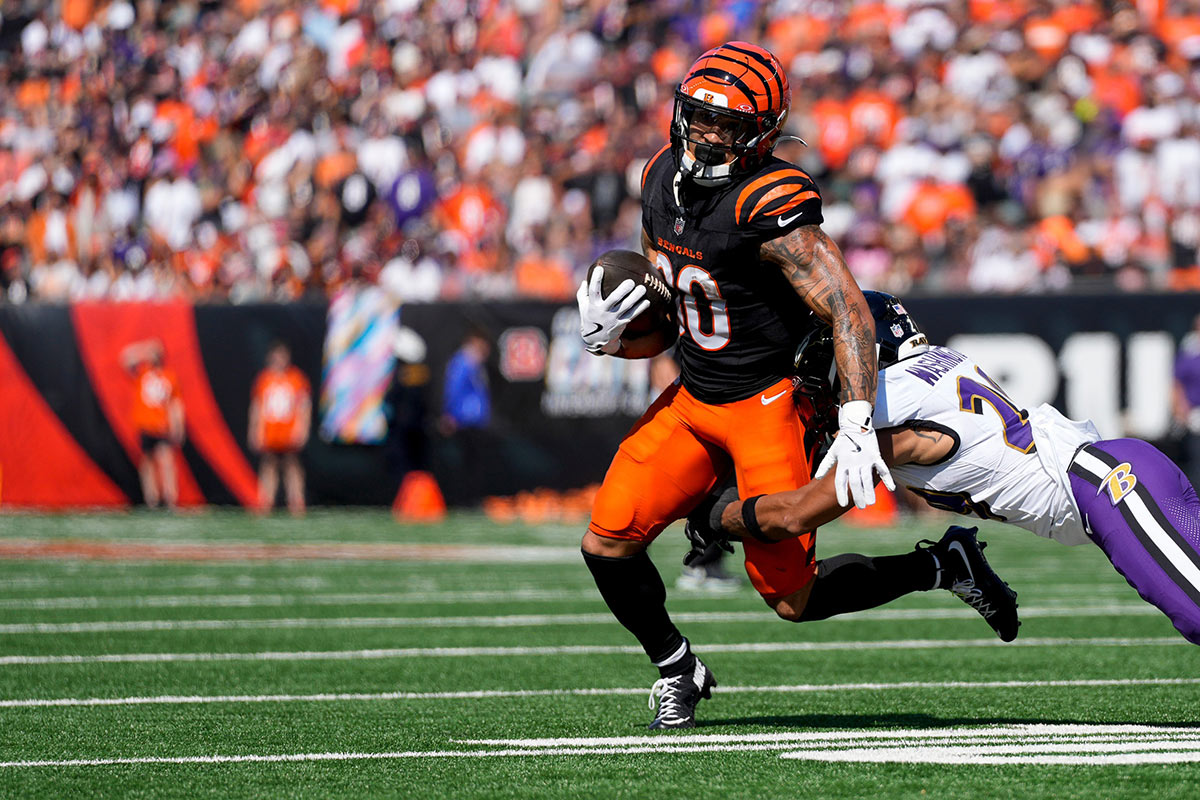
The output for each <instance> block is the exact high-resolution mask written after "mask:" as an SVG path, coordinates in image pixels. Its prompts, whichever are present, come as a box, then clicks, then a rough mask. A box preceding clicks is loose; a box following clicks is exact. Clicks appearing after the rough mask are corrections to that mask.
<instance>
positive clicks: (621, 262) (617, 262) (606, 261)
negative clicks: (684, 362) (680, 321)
mask: <svg viewBox="0 0 1200 800" xmlns="http://www.w3.org/2000/svg"><path fill="white" fill-rule="evenodd" d="M596 267H604V277H603V279H602V280H601V282H600V286H601V292H602V293H603V295H604V296H605V297H608V295H609V294H610V293H611V292H612V291H613V290H614V289H616V288H617V287H618V286H620V285H621V283H623V282H624V281H626V280H632V281H633V282H634V283H640V284H642V285H644V286H645V287H646V299H647V300H649V301H650V307H649V308H647V309H646V310H645V311H643V312H642V313H641V314H639V315H638V316H636V317H634V319H633V320H632V321H631V322H630V323H629V325H628V326H627V327H626V328H625V333H624V334H622V338H626V339H636V338H637V337H639V336H644V335H646V334H648V333H651V332H653V331H656V330H659V329H660V328H665V327H667V326H669V325H673V324H674V322H675V316H674V307H675V304H674V302H673V300H672V297H671V287H670V286H669V285H667V282H666V281H665V280H663V276H662V273H661V272H659V271H658V268H657V267H655V266H654V265H653V264H651V263H650V260H649V259H648V258H646V257H645V256H643V255H642V254H641V253H635V252H634V251H632V250H609V251H608V252H607V253H604V254H602V255H601V256H600V257H599V258H597V259H596V261H595V262H594V263H593V264H592V265H591V266H590V267H588V271H587V278H588V280H589V281H591V279H592V273H593V272H595V270H596Z"/></svg>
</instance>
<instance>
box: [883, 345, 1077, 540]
mask: <svg viewBox="0 0 1200 800" xmlns="http://www.w3.org/2000/svg"><path fill="white" fill-rule="evenodd" d="M874 422H875V427H876V428H877V429H881V428H895V427H914V428H918V429H919V428H926V429H929V430H937V431H940V432H942V433H944V434H946V435H948V436H950V437H951V438H952V439H953V440H954V447H953V448H952V449H951V451H950V453H949V454H948V455H947V456H946V457H945V458H943V459H942V460H941V461H940V462H938V463H936V464H928V465H926V464H905V465H902V466H896V467H892V468H891V470H892V476H893V477H894V478H895V479H896V480H897V481H898V482H900V483H903V484H904V485H905V486H907V487H908V488H909V489H910V490H911V491H912V492H914V493H915V494H917V495H918V496H920V497H921V498H922V499H924V500H925V501H926V502H927V503H929V505H931V506H933V507H934V508H940V509H945V510H947V511H954V512H957V513H960V514H969V515H972V516H977V517H980V518H981V519H991V520H997V521H999V522H1007V523H1010V524H1012V525H1017V526H1019V527H1022V528H1025V529H1026V530H1030V531H1033V532H1034V533H1036V534H1037V535H1039V536H1044V537H1046V538H1050V539H1054V540H1055V541H1058V542H1061V543H1062V544H1082V543H1084V542H1086V541H1088V538H1087V534H1086V533H1085V532H1084V529H1083V525H1082V523H1081V521H1080V514H1079V511H1078V509H1077V507H1076V503H1075V500H1074V497H1073V496H1072V494H1071V488H1070V483H1069V480H1068V478H1067V470H1068V469H1069V468H1070V465H1071V458H1072V456H1073V455H1074V454H1075V451H1076V450H1077V449H1078V448H1079V447H1080V446H1081V445H1083V444H1086V443H1089V442H1094V441H1097V440H1098V439H1099V438H1100V434H1099V433H1098V432H1097V431H1096V428H1095V426H1094V425H1092V423H1091V422H1074V421H1072V420H1069V419H1067V418H1066V417H1064V416H1063V415H1062V414H1060V413H1059V412H1058V411H1057V410H1055V409H1054V408H1053V407H1051V406H1049V405H1045V404H1043V405H1042V406H1040V407H1038V408H1035V409H1033V411H1025V410H1024V409H1022V408H1020V407H1018V406H1016V405H1014V403H1013V402H1012V400H1010V399H1009V398H1008V396H1007V395H1006V394H1005V393H1004V391H1003V390H1002V389H1001V388H1000V387H999V386H998V385H996V383H995V382H994V381H992V380H991V379H990V378H989V377H988V376H987V375H986V374H984V372H983V370H982V369H980V368H979V366H978V365H977V364H976V363H975V362H974V361H972V360H971V359H970V358H969V357H968V356H966V355H964V354H962V353H960V352H958V351H956V350H951V349H950V348H948V347H933V348H930V349H929V350H927V351H926V352H924V353H921V354H919V355H915V356H911V357H909V358H906V359H904V360H902V361H899V362H897V363H895V364H893V365H891V366H889V367H887V368H886V369H884V370H882V371H881V372H880V373H879V389H878V393H877V394H876V398H875V417H874Z"/></svg>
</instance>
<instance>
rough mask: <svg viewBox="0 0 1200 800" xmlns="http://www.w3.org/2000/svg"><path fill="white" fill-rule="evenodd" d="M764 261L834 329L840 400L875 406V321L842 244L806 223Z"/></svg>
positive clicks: (773, 245) (771, 247) (769, 248)
mask: <svg viewBox="0 0 1200 800" xmlns="http://www.w3.org/2000/svg"><path fill="white" fill-rule="evenodd" d="M759 257H760V258H761V259H762V260H763V261H766V262H768V263H771V264H775V265H776V266H778V267H779V268H780V269H781V270H782V271H783V274H784V275H785V276H787V279H788V281H789V282H790V283H791V284H792V288H793V289H795V290H796V294H798V295H800V297H802V298H803V299H804V302H805V303H807V304H808V306H809V308H811V309H812V310H813V311H814V312H816V314H817V316H818V317H820V318H821V319H822V320H824V321H825V322H827V323H829V325H830V327H832V328H833V349H834V358H835V359H836V360H837V367H838V375H839V376H840V378H841V383H842V395H841V401H842V402H843V403H846V402H849V401H851V400H866V401H868V402H870V403H874V402H875V385H876V382H877V380H878V377H879V364H878V361H877V359H876V356H875V320H874V318H873V317H872V316H871V310H870V309H869V308H868V307H867V301H866V299H865V298H864V297H863V295H862V290H861V289H859V288H858V284H857V283H856V282H855V280H854V276H853V275H851V274H850V270H849V268H847V266H846V260H845V258H843V257H842V251H841V250H840V249H839V248H838V246H837V244H836V243H835V242H834V241H833V240H832V239H830V238H829V236H827V235H826V234H825V232H824V231H823V230H821V229H820V227H818V226H816V225H804V226H801V227H799V228H797V229H796V230H794V231H792V232H791V233H789V234H787V235H786V236H781V237H779V238H778V239H774V240H772V241H770V242H767V243H765V244H764V245H763V246H762V248H761V249H760V251H759Z"/></svg>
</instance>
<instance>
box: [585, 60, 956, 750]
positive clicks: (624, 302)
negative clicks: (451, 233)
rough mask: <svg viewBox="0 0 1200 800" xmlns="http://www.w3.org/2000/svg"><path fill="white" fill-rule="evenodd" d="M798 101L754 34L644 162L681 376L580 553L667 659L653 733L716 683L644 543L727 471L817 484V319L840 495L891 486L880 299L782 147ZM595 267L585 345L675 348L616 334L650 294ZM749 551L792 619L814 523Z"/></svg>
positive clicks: (603, 590)
mask: <svg viewBox="0 0 1200 800" xmlns="http://www.w3.org/2000/svg"><path fill="white" fill-rule="evenodd" d="M790 102H791V92H790V89H789V87H788V79H787V75H786V74H785V73H784V70H783V67H782V66H781V65H780V64H779V62H778V60H776V58H775V57H774V56H773V55H771V54H770V53H769V52H767V51H766V50H763V49H762V48H760V47H757V46H755V45H752V44H747V43H745V42H730V43H728V44H725V45H721V46H720V47H717V48H714V49H713V50H710V51H709V52H707V53H705V54H704V55H703V56H701V57H700V58H699V59H698V60H697V61H696V63H695V64H693V65H692V67H691V69H690V70H689V71H688V73H687V75H686V76H685V77H684V79H683V81H682V83H680V85H679V87H678V89H677V90H676V93H675V113H674V119H673V122H672V125H671V138H670V143H669V144H668V145H667V146H665V147H663V148H662V149H661V150H659V152H658V153H657V154H656V155H655V156H654V157H653V158H651V159H650V161H649V162H648V163H647V165H646V167H645V169H644V171H643V173H642V248H643V251H644V252H645V253H646V255H647V257H648V258H649V259H650V260H651V261H652V262H653V263H654V264H655V265H656V266H657V267H658V268H659V269H660V270H661V272H662V274H663V277H664V278H665V279H666V281H667V283H668V284H670V285H671V286H672V287H673V288H674V290H675V294H676V300H677V309H678V320H679V331H678V338H679V347H678V357H679V360H680V367H681V379H680V381H679V382H678V383H676V384H675V385H674V386H672V387H670V388H668V389H667V390H666V391H665V392H663V394H662V395H661V396H660V397H659V398H658V400H656V401H655V403H654V404H653V405H652V406H651V407H650V409H649V410H648V411H647V412H646V413H645V414H644V415H643V416H642V418H641V420H639V421H638V423H637V424H636V425H635V426H634V427H633V429H632V431H631V432H630V433H629V434H628V435H627V436H626V438H625V440H624V441H623V442H622V444H621V447H620V449H619V451H618V452H617V455H616V456H615V458H614V459H613V462H612V466H611V467H610V468H609V470H608V474H607V475H606V476H605V479H604V483H603V485H602V487H601V489H600V491H599V493H598V494H597V497H596V501H595V505H594V507H593V510H592V517H591V521H590V524H589V525H588V531H587V533H585V534H584V537H583V541H582V550H583V557H584V560H585V562H586V563H587V566H588V569H589V570H590V571H591V573H592V575H593V577H594V579H595V581H596V585H597V588H598V589H599V591H600V594H601V596H602V597H603V598H604V600H605V602H606V603H607V605H608V607H609V608H610V609H611V610H612V612H613V614H614V616H615V617H616V618H617V620H618V621H619V622H620V623H621V624H622V625H624V626H625V628H627V629H628V630H629V631H630V632H631V633H632V634H633V635H634V636H635V637H636V638H637V639H638V641H639V643H640V644H641V645H642V647H643V649H644V650H645V652H646V655H647V656H649V658H650V660H651V661H652V662H653V663H654V664H655V665H656V666H657V667H658V668H659V673H660V675H661V678H660V680H659V681H658V682H656V683H655V685H654V688H653V689H652V696H655V695H656V696H658V697H659V700H660V703H659V710H658V714H657V716H656V717H655V719H654V721H653V722H652V723H651V725H650V727H651V728H656V729H657V728H681V727H691V726H693V725H694V724H695V723H694V711H695V706H696V703H697V702H699V700H700V699H701V698H702V697H708V695H709V692H710V690H711V688H712V687H713V686H714V685H715V684H716V681H715V680H714V679H713V676H712V673H711V672H710V671H709V670H708V668H707V667H706V666H705V665H704V663H703V662H701V661H700V660H699V659H697V658H696V657H695V656H694V655H693V654H692V652H691V649H690V647H689V645H688V642H687V640H686V639H685V638H684V637H683V636H682V635H681V634H680V632H679V630H678V629H677V628H676V627H675V625H674V624H673V623H672V622H671V619H670V617H669V616H668V615H667V611H666V605H665V599H666V590H665V587H664V586H663V582H662V578H661V576H660V575H659V573H658V570H657V569H656V568H655V567H654V564H653V563H652V562H651V561H650V558H649V556H648V555H647V554H646V546H647V545H648V544H649V543H650V542H651V541H653V540H654V538H655V537H656V536H658V534H659V533H660V532H662V530H663V529H664V528H665V527H666V526H667V525H668V524H670V523H671V522H672V521H674V520H676V519H679V518H680V517H682V516H684V515H686V514H687V513H688V512H690V511H692V510H693V509H694V508H695V507H696V505H697V503H699V502H700V501H701V500H702V499H703V498H704V497H705V496H706V495H707V494H708V492H709V491H710V490H711V489H712V488H713V487H714V485H715V484H716V482H717V479H718V476H722V475H724V474H725V473H727V472H728V471H729V469H730V467H731V466H732V469H733V471H734V472H735V474H736V476H737V482H738V486H739V488H740V489H741V491H742V492H743V493H744V494H746V495H747V496H749V495H753V494H760V493H765V492H779V491H786V490H790V489H795V488H796V487H799V486H803V485H804V484H805V483H807V482H808V480H809V474H810V472H809V466H808V461H807V459H806V442H805V438H806V437H805V424H804V420H803V419H801V417H800V415H799V414H798V413H797V409H796V407H795V405H794V404H793V403H792V400H791V393H792V384H791V375H792V368H793V363H792V355H793V352H794V347H795V344H796V343H797V342H799V341H800V340H801V339H802V338H803V336H804V335H805V334H806V333H808V332H809V331H810V330H811V327H812V324H813V323H812V322H811V321H810V320H812V319H815V320H819V321H821V322H822V323H824V324H826V325H829V326H831V330H832V341H833V348H834V358H835V360H836V362H837V365H838V369H839V372H840V374H841V375H843V376H844V380H843V381H842V391H841V402H842V405H841V409H840V411H839V420H840V422H839V427H840V430H841V431H842V435H841V436H840V437H839V438H838V440H837V441H836V442H835V443H834V446H833V447H832V448H831V450H830V452H829V454H828V455H827V457H826V459H825V460H824V461H823V462H822V464H821V467H820V469H819V470H818V471H817V474H818V475H823V474H826V473H827V472H830V470H831V469H832V470H833V474H832V476H831V480H833V481H834V484H835V485H836V486H837V487H838V494H839V496H840V497H841V498H842V499H843V500H845V499H847V497H848V493H849V494H852V495H853V497H854V499H855V501H856V503H858V504H859V505H867V504H869V503H871V502H874V475H873V473H874V472H878V473H879V475H880V477H881V479H882V480H883V481H884V482H885V483H886V484H887V485H889V486H891V485H893V484H892V480H891V476H890V475H888V472H887V468H886V467H885V466H884V464H883V461H882V459H881V457H880V453H879V446H878V444H877V442H876V439H875V431H874V429H873V428H872V423H871V415H872V403H873V401H874V397H875V382H876V377H877V374H878V366H877V364H876V359H875V333H874V330H873V322H872V318H871V314H870V310H869V309H868V307H867V304H866V301H865V300H864V299H863V296H862V293H861V291H860V290H859V288H858V286H857V284H856V283H855V281H854V278H853V277H852V276H851V275H850V272H849V270H848V269H847V268H846V264H845V261H844V260H843V258H842V255H841V252H840V251H839V250H838V247H837V245H836V244H834V243H833V241H832V240H830V239H829V237H828V236H826V235H825V233H824V232H822V230H821V228H820V227H819V225H820V223H821V221H822V215H821V197H820V194H819V193H818V191H817V187H816V185H815V184H814V183H813V181H812V179H811V178H810V177H809V176H808V175H807V174H805V173H804V172H803V171H801V170H800V169H798V168H796V167H795V166H794V165H792V164H789V163H787V162H785V161H782V160H781V159H779V158H776V157H775V156H773V155H772V151H773V149H774V147H775V144H776V142H777V141H778V140H779V138H780V136H781V134H782V130H783V125H784V122H785V121H786V119H787V114H788V109H789V105H790ZM668 151H669V152H668ZM602 279H603V271H602V269H601V268H597V269H595V270H594V271H593V274H592V278H591V280H590V282H589V281H585V282H584V283H583V284H582V285H580V287H579V293H578V295H577V299H578V301H579V310H580V325H581V327H580V332H581V335H582V337H583V340H584V343H585V344H586V346H587V348H588V350H589V351H591V352H593V353H608V354H612V355H616V356H620V357H624V358H645V357H649V356H653V355H656V354H658V353H660V352H662V351H663V350H664V349H666V348H667V347H669V346H670V345H671V344H672V343H673V341H674V340H675V338H676V332H675V331H674V330H672V331H670V332H663V331H657V332H654V333H650V334H646V335H643V336H640V337H637V338H623V337H622V333H623V332H624V330H625V327H626V325H627V324H628V323H629V321H630V320H632V319H633V318H634V317H635V316H637V315H638V314H639V313H641V312H642V311H643V310H645V308H646V307H647V306H648V301H646V300H644V299H643V297H644V294H645V287H644V286H637V287H635V286H634V283H633V281H625V282H623V283H622V284H621V285H620V286H618V287H617V288H616V289H615V290H613V291H612V292H611V293H610V294H609V296H608V297H604V296H603V295H602V292H601V285H602ZM810 310H811V312H812V313H809V312H810ZM834 467H836V469H833V468H834ZM972 542H973V540H972ZM909 555H910V556H911V555H913V554H909ZM907 557H908V556H905V557H903V558H907ZM922 561H923V562H928V561H930V559H929V558H928V556H925V555H922ZM745 562H746V571H747V573H748V575H749V577H750V581H751V583H752V584H753V585H754V588H755V589H756V590H757V591H758V592H759V593H760V594H761V595H762V596H763V598H764V599H765V600H766V601H767V603H768V604H769V605H771V606H772V607H773V608H775V610H776V612H777V613H778V614H780V615H781V616H784V617H785V618H791V616H792V615H794V614H796V613H799V611H798V609H799V607H800V606H802V605H803V601H804V598H805V597H806V595H807V587H808V586H809V584H810V582H811V581H812V579H813V575H814V574H815V569H816V566H815V561H814V558H813V534H812V533H811V532H806V533H805V534H804V535H802V536H800V537H795V538H791V539H789V540H788V541H785V542H779V543H760V542H757V541H750V542H747V544H746V547H745ZM932 582H933V581H932V578H930V581H929V583H932ZM921 588H929V586H928V585H926V586H923V587H921Z"/></svg>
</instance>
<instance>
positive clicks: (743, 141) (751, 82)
mask: <svg viewBox="0 0 1200 800" xmlns="http://www.w3.org/2000/svg"><path fill="white" fill-rule="evenodd" d="M791 104H792V90H791V88H790V87H789V86H788V79H787V73H786V72H784V70H783V65H782V64H780V63H779V59H777V58H775V56H773V55H771V53H770V52H769V51H767V50H764V49H763V48H761V47H759V46H758V45H754V44H750V43H749V42H727V43H726V44H723V45H721V46H719V47H714V48H713V49H712V50H709V51H708V52H707V53H705V54H704V55H702V56H700V58H698V59H696V63H694V64H692V68H691V69H689V70H688V72H687V75H685V76H684V78H683V80H682V81H681V82H680V84H679V87H678V88H677V89H676V90H675V114H674V117H673V118H672V121H671V145H672V149H673V150H674V152H675V160H676V163H677V164H678V165H679V169H680V171H681V172H683V173H684V174H685V175H687V176H689V177H691V178H692V179H694V180H695V181H696V182H697V183H701V184H704V185H709V186H716V185H720V184H722V183H726V182H728V181H729V180H731V179H732V178H733V177H734V176H735V175H736V174H737V173H739V172H744V171H748V170H750V169H753V168H754V166H755V165H756V164H757V163H758V162H760V161H762V159H763V158H765V157H766V156H767V154H769V153H770V152H771V150H772V149H773V148H774V147H775V143H776V142H777V141H778V140H779V135H780V133H781V132H782V131H783V124H784V122H785V121H786V120H787V115H788V109H789V108H791ZM701 131H704V132H712V131H716V133H717V135H716V136H715V137H714V136H711V135H704V133H701ZM714 140H719V142H718V141H714Z"/></svg>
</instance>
